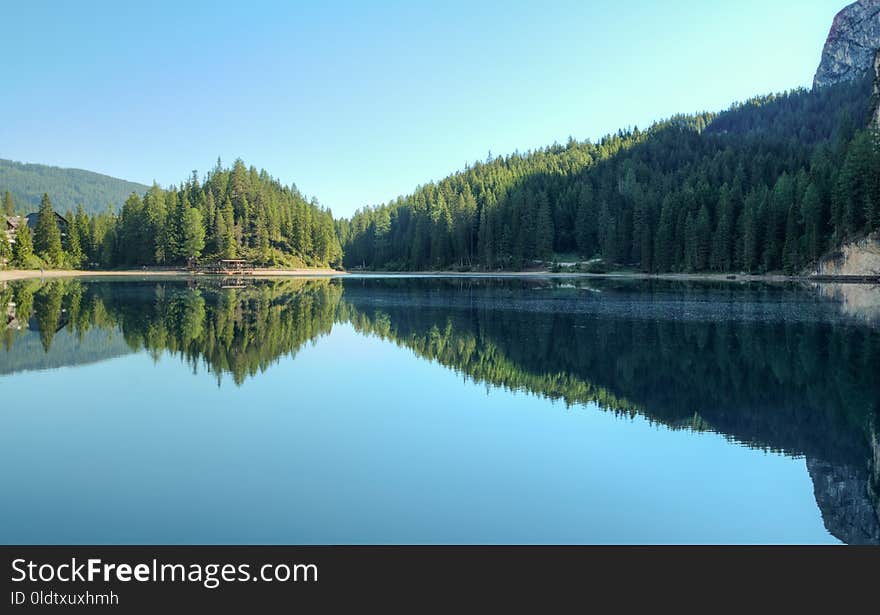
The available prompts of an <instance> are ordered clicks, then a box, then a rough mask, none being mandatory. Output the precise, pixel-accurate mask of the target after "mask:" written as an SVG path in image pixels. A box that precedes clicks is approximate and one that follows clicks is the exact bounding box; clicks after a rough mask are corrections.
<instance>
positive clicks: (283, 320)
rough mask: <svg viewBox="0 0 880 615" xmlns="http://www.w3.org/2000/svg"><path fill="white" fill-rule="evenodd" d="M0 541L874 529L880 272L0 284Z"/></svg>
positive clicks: (813, 538) (789, 538) (554, 537)
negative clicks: (779, 279) (789, 276)
mask: <svg viewBox="0 0 880 615" xmlns="http://www.w3.org/2000/svg"><path fill="white" fill-rule="evenodd" d="M0 314H3V315H5V320H4V321H3V323H4V324H5V327H4V328H3V329H2V331H0V332H2V333H3V340H2V342H3V343H2V348H0V420H2V429H0V490H2V493H3V506H2V507H0V543H4V544H40V543H60V544H115V543H137V544H203V543H206V544H213V543H217V544H230V543H243V544H401V543H405V544H410V543H415V544H438V543H439V544H447V543H452V544H604V543H615V544H627V543H651V544H666V543H724V544H728V543H734V544H738V543H774V544H777V543H808V544H825V543H829V544H836V543H840V542H845V543H853V544H855V543H871V544H878V543H880V522H878V515H880V443H878V442H880V378H878V365H880V317H878V315H880V291H878V289H877V287H869V286H857V285H826V286H819V287H812V286H807V285H797V284H778V285H767V284H754V283H750V284H745V283H732V282H731V283H728V282H711V283H710V282H705V283H698V282H687V283H685V282H678V281H659V280H650V281H638V280H623V279H589V278H528V279H522V278H506V279H505V278H488V277H486V278H480V277H468V278H420V277H390V278H380V277H368V276H364V277H354V276H352V277H346V278H337V279H269V280H258V279H246V280H229V279H217V278H209V277H201V278H196V279H192V280H183V279H168V280H162V279H155V278H153V279H149V278H147V279H143V280H138V279H126V280H125V281H119V280H115V281H98V280H88V279H64V280H52V281H47V282H40V281H36V280H30V281H22V282H14V283H8V284H5V285H2V286H0Z"/></svg>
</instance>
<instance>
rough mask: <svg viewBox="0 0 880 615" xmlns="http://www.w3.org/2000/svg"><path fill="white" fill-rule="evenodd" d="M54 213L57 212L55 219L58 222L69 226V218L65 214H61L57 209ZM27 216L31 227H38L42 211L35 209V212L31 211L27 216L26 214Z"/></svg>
mask: <svg viewBox="0 0 880 615" xmlns="http://www.w3.org/2000/svg"><path fill="white" fill-rule="evenodd" d="M52 213H54V214H55V220H56V222H57V223H58V224H60V225H63V226H67V225H68V224H69V223H68V222H67V218H65V217H64V216H62V215H61V214H59V213H58V212H57V211H56V212H52ZM25 217H26V218H27V225H28V226H29V227H30V228H31V230H34V229H36V228H37V222H39V221H40V212H38V211H35V212H33V213H29V214H28V215H27V216H25Z"/></svg>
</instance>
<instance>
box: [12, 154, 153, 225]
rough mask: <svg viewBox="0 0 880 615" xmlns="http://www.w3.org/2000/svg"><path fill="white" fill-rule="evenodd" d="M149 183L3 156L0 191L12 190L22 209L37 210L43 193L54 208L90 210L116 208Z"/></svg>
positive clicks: (92, 211) (20, 209)
mask: <svg viewBox="0 0 880 615" xmlns="http://www.w3.org/2000/svg"><path fill="white" fill-rule="evenodd" d="M148 189H149V186H145V185H143V184H137V183H134V182H129V181H125V180H122V179H117V178H115V177H109V176H107V175H101V174H100V173H92V172H91V171H83V170H81V169H62V168H60V167H50V166H46V165H43V164H24V163H21V162H15V161H12V160H3V159H0V193H3V192H5V191H6V190H9V192H11V193H12V198H13V199H14V201H15V207H16V209H17V210H18V211H20V212H25V213H26V212H30V211H36V210H37V208H38V207H39V205H40V197H41V196H42V195H43V193H44V192H46V193H48V194H49V196H50V197H51V199H52V205H53V206H54V207H55V211H58V212H59V213H64V212H66V211H68V210H71V211H72V210H73V209H75V208H76V206H77V205H79V204H82V206H83V208H84V209H85V210H86V211H87V212H89V213H97V212H100V211H105V210H106V209H107V204H108V203H112V204H113V206H114V208H118V207H121V205H122V203H123V202H124V201H125V199H126V198H127V197H128V195H130V194H131V193H132V192H137V193H138V194H143V193H144V192H146V191H147V190H148Z"/></svg>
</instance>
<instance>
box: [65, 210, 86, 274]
mask: <svg viewBox="0 0 880 615" xmlns="http://www.w3.org/2000/svg"><path fill="white" fill-rule="evenodd" d="M71 218H72V219H73V220H74V222H72V223H71V224H69V225H68V230H67V246H66V248H67V250H66V252H67V262H68V264H69V265H70V267H72V268H74V269H78V268H79V267H81V266H82V263H83V251H82V242H81V241H80V236H79V226H78V225H77V224H76V223H75V220H76V219H75V218H73V217H71Z"/></svg>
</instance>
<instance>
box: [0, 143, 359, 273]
mask: <svg viewBox="0 0 880 615" xmlns="http://www.w3.org/2000/svg"><path fill="white" fill-rule="evenodd" d="M4 209H5V211H6V212H7V214H8V215H11V213H12V212H14V211H15V205H14V202H13V199H12V197H11V196H10V194H9V193H8V192H7V193H6V195H5V198H4ZM53 212H54V208H53V206H52V202H51V199H50V197H49V195H48V194H44V195H43V198H42V202H41V205H40V210H39V213H40V216H39V223H38V225H37V227H36V228H35V229H34V232H33V238H31V237H30V233H29V232H28V231H27V228H26V226H25V225H21V226H20V227H19V229H18V231H17V234H16V236H15V239H16V241H15V242H13V243H12V245H11V246H10V244H9V242H7V241H6V238H5V236H4V234H3V233H0V260H3V259H4V258H6V259H8V260H9V262H10V263H11V265H12V266H13V267H22V268H34V267H42V266H45V267H69V268H94V267H105V268H109V267H126V266H128V267H130V266H146V265H160V266H162V265H164V266H170V265H181V264H185V263H188V262H189V261H190V259H195V260H196V261H210V260H216V259H235V258H241V259H246V260H250V261H252V262H254V263H256V264H258V265H263V266H269V267H273V266H277V267H319V266H330V265H336V264H339V263H341V260H342V250H341V247H340V245H339V241H338V239H337V236H336V232H335V228H334V221H333V214H332V212H331V211H329V210H327V209H324V208H322V207H321V206H320V205H319V204H318V203H317V201H314V200H312V201H306V199H305V197H304V196H303V195H302V194H301V193H300V192H299V191H298V190H297V189H296V187H295V186H290V187H288V186H283V185H281V183H280V182H278V181H277V180H276V179H274V178H272V177H270V176H269V175H268V174H267V173H266V172H265V171H261V172H258V171H257V170H256V168H254V167H250V168H247V167H246V166H245V164H244V163H243V162H242V161H241V160H237V161H236V162H235V164H234V165H233V166H232V168H231V169H226V168H223V167H222V165H221V163H220V161H219V160H218V161H217V165H216V166H215V168H214V169H213V170H211V172H209V173H208V174H207V176H206V177H205V178H204V180H203V181H200V180H199V177H198V174H197V173H196V172H195V171H194V172H193V173H192V176H191V177H190V178H189V179H187V180H186V181H185V182H183V183H181V185H180V186H179V187H177V186H171V187H169V188H168V189H163V188H161V187H159V186H158V185H155V184H154V185H153V186H152V187H151V188H149V189H148V190H147V191H146V192H145V193H144V194H143V195H140V194H137V193H134V192H133V193H131V194H130V195H129V196H128V198H127V199H126V200H125V202H124V203H123V204H122V208H121V210H120V211H119V212H118V213H117V212H115V211H113V210H112V209H110V208H108V209H107V210H106V211H104V212H102V213H99V214H94V215H90V214H88V213H87V212H86V211H85V210H84V209H83V207H82V206H79V207H77V209H76V211H75V212H67V213H66V219H67V221H68V223H69V224H68V228H67V232H66V233H64V237H62V233H61V232H60V230H59V229H58V225H56V224H55V223H54V222H49V221H50V220H52V221H54V218H55V217H54V213H53ZM44 221H45V222H44Z"/></svg>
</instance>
